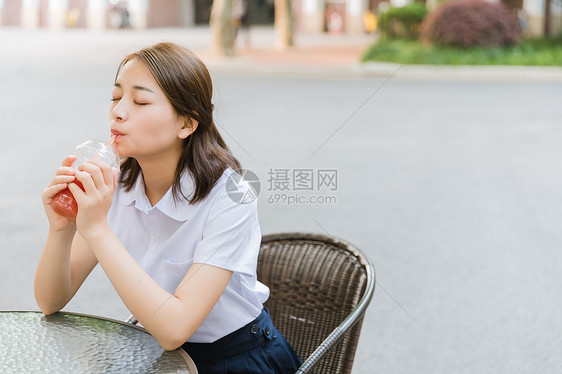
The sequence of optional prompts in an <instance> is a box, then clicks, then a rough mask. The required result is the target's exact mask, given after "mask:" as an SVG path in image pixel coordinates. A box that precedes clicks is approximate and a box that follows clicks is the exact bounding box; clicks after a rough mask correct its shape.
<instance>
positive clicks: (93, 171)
mask: <svg viewBox="0 0 562 374" xmlns="http://www.w3.org/2000/svg"><path fill="white" fill-rule="evenodd" d="M83 172H86V173H88V174H89V175H90V178H91V180H92V181H93V182H94V187H95V188H102V187H103V185H104V179H103V173H102V171H101V170H100V168H99V167H98V166H97V165H94V164H93V163H91V162H90V161H88V162H84V163H83V164H82V165H80V167H78V173H79V174H80V173H83ZM79 180H80V179H79ZM80 181H81V182H82V180H80ZM84 188H86V185H84ZM86 191H88V190H87V189H86Z"/></svg>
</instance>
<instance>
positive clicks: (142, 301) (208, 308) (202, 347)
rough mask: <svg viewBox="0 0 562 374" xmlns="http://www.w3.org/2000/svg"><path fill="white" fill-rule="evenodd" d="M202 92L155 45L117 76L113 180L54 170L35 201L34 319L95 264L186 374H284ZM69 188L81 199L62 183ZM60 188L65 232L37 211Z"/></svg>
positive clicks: (253, 252) (285, 351)
mask: <svg viewBox="0 0 562 374" xmlns="http://www.w3.org/2000/svg"><path fill="white" fill-rule="evenodd" d="M211 98H212V82H211V78H210V75H209V72H208V71H207V69H206V67H205V65H204V64H203V63H202V62H201V61H200V60H199V59H198V58H197V57H196V56H195V55H193V54H192V53H191V52H190V51H188V50H186V49H184V48H182V47H179V46H177V45H174V44H169V43H161V44H157V45H155V46H153V47H151V48H147V49H143V50H141V51H138V52H136V53H133V54H131V55H129V56H127V57H126V58H125V59H124V60H123V61H122V62H121V64H120V66H119V68H118V70H117V75H116V78H115V83H114V87H113V94H112V99H111V101H112V103H111V107H110V123H111V132H112V134H113V135H116V139H115V143H114V148H115V150H116V151H117V152H118V153H119V155H120V156H121V157H123V158H124V161H123V163H122V165H121V173H120V175H119V177H118V181H117V178H116V177H115V176H114V174H113V172H112V170H111V168H110V167H108V166H107V165H104V164H102V163H99V162H96V161H90V162H85V163H83V164H82V165H81V166H80V167H79V168H78V170H74V169H73V168H72V167H71V164H72V162H73V160H74V157H72V156H71V157H67V158H66V159H65V160H64V161H63V163H62V167H60V168H59V169H58V170H57V173H56V176H55V177H54V178H53V180H52V181H51V183H50V184H49V185H48V186H47V188H46V189H45V190H44V192H43V195H42V198H43V204H44V207H45V212H46V214H47V217H48V220H49V234H48V236H47V241H46V244H45V248H44V250H43V253H42V255H41V258H40V261H39V265H38V267H37V272H36V276H35V297H36V300H37V304H38V305H39V307H40V309H41V310H42V311H43V312H44V313H45V314H51V313H55V312H57V311H58V310H60V309H61V308H63V307H64V306H65V305H66V304H67V303H68V301H69V300H70V299H71V298H72V297H73V296H74V294H75V293H76V291H77V290H78V288H79V287H80V286H81V284H82V283H83V281H84V280H85V279H86V277H87V276H88V274H89V273H90V272H91V270H92V269H93V268H94V267H95V266H96V264H97V263H99V264H100V265H101V266H102V268H103V270H104V271H105V273H106V274H107V277H108V278H109V280H110V281H111V283H112V285H113V287H115V290H116V291H117V293H118V294H119V296H120V297H121V299H122V300H123V302H124V303H125V305H126V306H127V308H128V309H129V310H130V311H131V313H132V314H133V315H134V316H135V317H136V318H137V319H138V321H139V322H140V323H141V324H142V325H143V326H144V327H145V328H146V329H147V330H148V331H149V332H150V333H151V334H152V335H153V336H154V337H155V338H156V339H157V340H158V341H159V342H160V344H161V345H162V347H164V348H165V349H168V350H172V349H176V348H178V347H182V348H183V349H185V350H186V351H187V352H188V353H189V354H190V356H191V357H192V358H193V360H194V361H195V363H196V365H197V367H198V370H199V372H200V373H231V374H232V373H260V374H263V373H292V372H295V370H296V369H297V368H298V366H299V365H300V364H301V360H300V358H299V357H298V356H297V354H296V353H295V352H294V350H293V349H292V348H291V346H290V345H289V344H288V343H287V341H286V340H285V339H284V338H283V336H282V335H281V334H280V333H279V331H277V329H276V328H275V327H274V326H273V324H272V322H271V319H270V317H269V313H268V311H267V309H264V308H263V303H264V302H265V300H266V299H267V297H268V295H269V289H268V288H267V287H266V286H265V285H263V284H261V283H260V282H258V280H257V278H256V264H257V255H258V250H259V245H260V240H261V233H260V228H259V223H258V217H257V207H256V202H255V201H254V202H253V203H249V204H238V203H236V202H234V201H233V200H231V199H230V198H229V196H228V195H227V191H226V188H225V187H226V181H227V178H228V177H229V175H230V174H231V173H233V172H234V170H236V169H239V168H240V164H239V163H238V161H237V160H236V158H234V156H233V155H232V153H231V152H230V150H229V149H228V147H227V146H226V144H225V142H224V140H223V139H222V137H221V136H220V134H219V132H218V131H217V128H216V126H215V124H214V122H213V115H212V111H213V105H212V104H211ZM75 181H79V182H81V183H82V185H83V187H84V190H82V189H81V188H80V187H78V186H77V185H76V184H75V183H74V182H75ZM66 187H68V188H69V189H70V191H71V192H72V194H73V195H74V197H75V199H76V201H77V203H78V215H77V217H76V221H71V220H69V219H67V218H64V217H62V216H60V215H58V214H56V213H55V212H54V210H53V208H52V207H51V205H50V203H51V200H52V198H53V197H54V196H55V195H56V194H57V193H58V192H59V191H61V190H63V189H64V188H66Z"/></svg>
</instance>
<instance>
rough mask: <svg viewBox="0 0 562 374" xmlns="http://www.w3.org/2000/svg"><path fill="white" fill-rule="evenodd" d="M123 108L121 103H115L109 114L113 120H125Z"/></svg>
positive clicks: (125, 113)
mask: <svg viewBox="0 0 562 374" xmlns="http://www.w3.org/2000/svg"><path fill="white" fill-rule="evenodd" d="M124 109H125V108H124V107H123V105H120V103H119V104H117V105H116V106H115V108H113V109H112V110H111V116H112V117H113V119H114V120H115V121H126V120H127V112H126V111H125V110H124Z"/></svg>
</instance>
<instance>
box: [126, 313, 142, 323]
mask: <svg viewBox="0 0 562 374" xmlns="http://www.w3.org/2000/svg"><path fill="white" fill-rule="evenodd" d="M125 322H127V323H130V324H132V325H136V324H137V323H139V321H137V319H136V318H135V316H133V315H132V314H131V315H130V316H129V318H127V320H126V321H125Z"/></svg>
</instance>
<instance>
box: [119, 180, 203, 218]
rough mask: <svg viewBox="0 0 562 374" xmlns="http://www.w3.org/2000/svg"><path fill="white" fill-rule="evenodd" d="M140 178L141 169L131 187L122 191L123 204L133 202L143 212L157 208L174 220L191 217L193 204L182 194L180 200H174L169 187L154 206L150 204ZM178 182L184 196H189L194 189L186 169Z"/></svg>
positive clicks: (131, 203) (146, 212) (193, 208)
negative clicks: (126, 190)
mask: <svg viewBox="0 0 562 374" xmlns="http://www.w3.org/2000/svg"><path fill="white" fill-rule="evenodd" d="M142 178H143V177H142V171H141V172H140V173H139V176H138V178H137V180H136V182H135V184H134V186H133V188H131V190H130V191H128V192H125V191H124V197H123V203H124V204H125V205H133V204H134V207H135V208H137V209H139V210H140V211H142V212H144V213H145V214H148V212H150V211H151V210H152V209H158V210H159V211H161V212H162V213H164V214H165V215H167V216H168V217H170V218H172V219H174V220H176V221H187V220H188V219H189V218H191V217H192V215H193V212H194V210H195V207H194V205H193V204H190V203H189V202H188V201H187V200H185V199H184V198H183V197H182V196H180V200H178V201H176V200H174V197H173V194H172V188H171V187H170V189H169V190H168V191H167V192H166V194H165V195H164V196H163V197H162V198H161V199H160V201H159V202H158V203H156V205H155V206H151V205H150V202H149V201H148V198H147V197H146V193H145V190H144V183H143V179H142ZM180 182H181V188H182V192H183V194H184V196H187V197H191V195H192V194H193V191H194V182H193V178H191V175H190V174H189V172H188V171H187V170H186V171H184V172H183V173H182V175H181V178H180Z"/></svg>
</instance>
